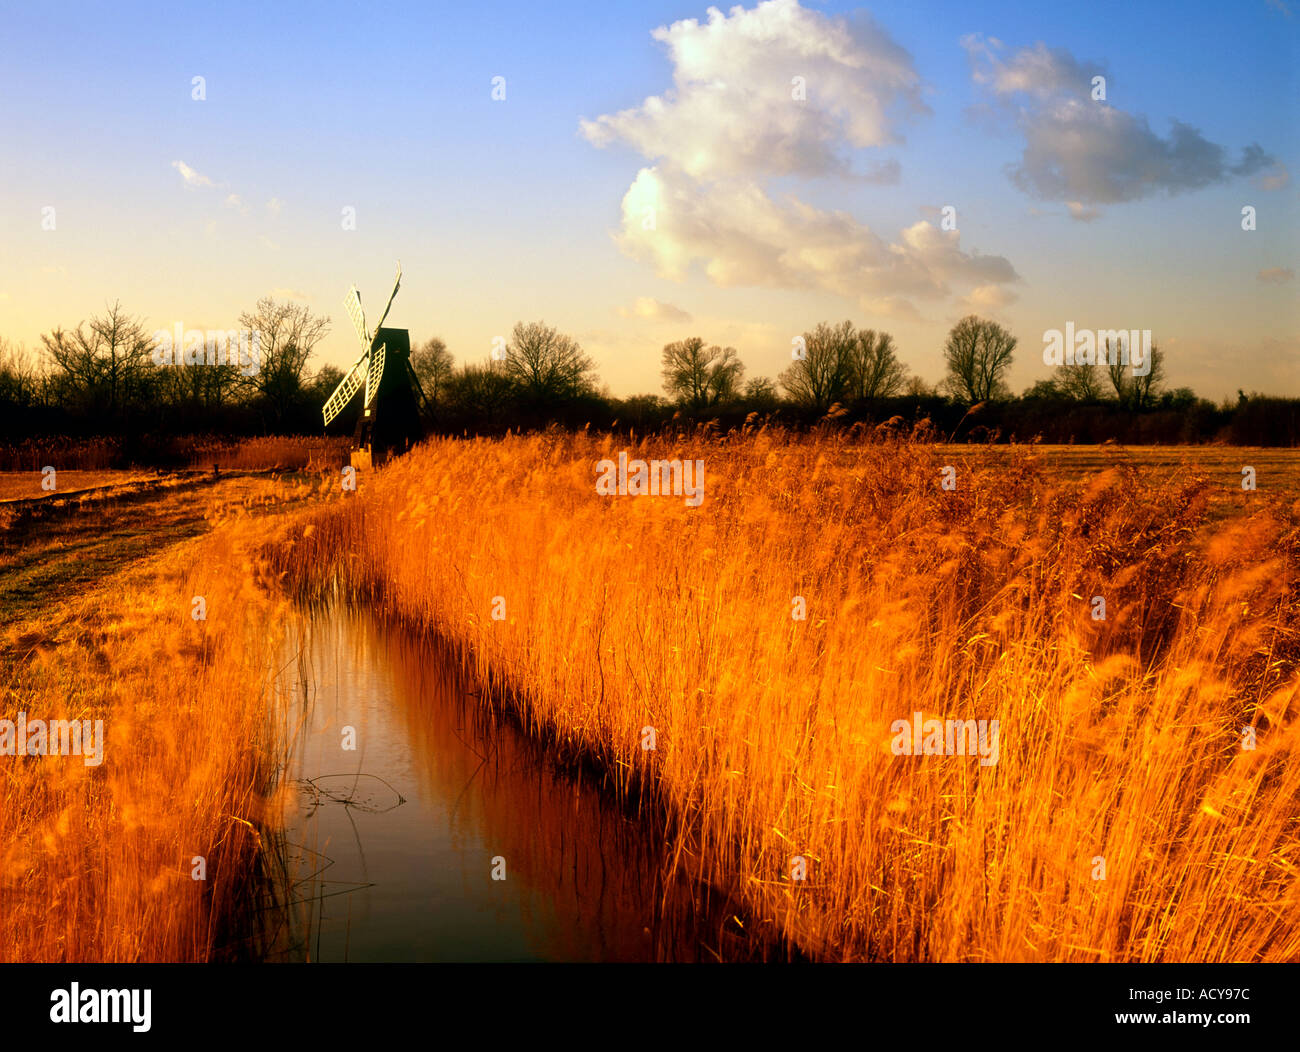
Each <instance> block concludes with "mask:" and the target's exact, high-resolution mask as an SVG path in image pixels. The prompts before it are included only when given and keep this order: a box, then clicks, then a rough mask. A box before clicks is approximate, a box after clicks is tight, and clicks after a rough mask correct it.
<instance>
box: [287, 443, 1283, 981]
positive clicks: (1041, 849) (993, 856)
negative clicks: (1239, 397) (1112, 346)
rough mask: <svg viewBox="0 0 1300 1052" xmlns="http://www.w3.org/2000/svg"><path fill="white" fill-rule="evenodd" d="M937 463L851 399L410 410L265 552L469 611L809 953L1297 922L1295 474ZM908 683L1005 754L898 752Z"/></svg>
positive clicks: (1252, 937)
mask: <svg viewBox="0 0 1300 1052" xmlns="http://www.w3.org/2000/svg"><path fill="white" fill-rule="evenodd" d="M620 451H626V452H627V453H628V456H629V457H631V458H636V457H640V458H644V459H651V458H663V459H672V458H680V459H692V460H696V459H699V460H703V462H704V465H705V497H704V501H703V504H702V506H700V507H696V508H692V507H688V506H687V505H686V502H685V501H684V499H683V498H682V497H680V496H678V497H673V496H654V497H652V496H642V497H634V496H601V495H598V494H597V493H596V490H595V479H596V465H597V462H598V461H600V460H602V459H606V458H608V459H616V458H617V456H618V453H619V452H620ZM948 462H949V458H948V455H947V454H946V453H945V451H944V450H943V449H942V448H940V447H935V446H933V445H927V444H924V443H921V442H915V441H912V440H910V439H909V438H908V437H906V436H903V437H896V436H890V435H888V434H874V435H873V434H865V435H864V434H845V433H843V432H840V433H819V434H816V435H813V436H811V437H805V438H798V437H795V436H791V435H787V434H785V433H782V432H774V431H759V432H752V431H750V432H746V433H744V434H742V435H737V436H728V437H713V436H710V435H709V434H707V433H701V434H698V435H695V436H679V437H673V438H664V439H643V440H640V441H635V442H629V443H626V444H624V443H623V442H622V441H618V440H615V439H612V438H610V437H598V436H592V435H588V434H585V433H583V434H578V435H565V434H547V435H539V436H532V437H518V436H511V437H507V438H505V439H504V440H474V441H461V440H436V441H432V442H429V443H427V444H425V445H423V446H421V447H419V448H418V449H417V450H415V451H413V452H412V453H411V454H409V455H407V456H405V457H403V458H400V459H399V460H397V461H396V462H394V463H393V464H392V465H390V466H389V467H387V468H385V469H383V470H382V471H379V472H377V473H375V474H373V475H370V476H366V477H365V479H364V481H363V484H362V486H361V489H360V492H359V493H357V494H356V495H354V496H353V497H351V498H349V499H347V500H344V501H341V502H335V503H334V504H333V505H332V506H330V507H329V508H327V509H322V510H318V511H316V512H313V513H310V514H309V515H307V516H306V517H305V518H304V520H303V521H302V522H301V523H300V524H299V525H298V526H297V527H295V530H294V531H293V537H292V539H291V540H289V541H286V542H283V543H281V544H278V545H277V546H276V547H275V548H274V550H273V551H272V552H271V560H272V569H273V571H274V572H278V573H282V574H284V575H285V579H286V580H287V582H288V583H289V584H290V586H291V587H293V588H295V589H296V590H297V591H299V592H319V591H320V590H322V589H326V588H333V587H336V586H340V587H341V588H342V590H343V591H344V592H345V593H346V594H348V595H350V596H351V597H353V598H355V599H358V600H361V601H365V602H370V603H372V604H374V605H375V606H377V607H380V608H382V609H384V610H386V611H389V612H391V613H394V614H396V615H398V616H400V617H402V618H404V619H407V620H409V621H411V622H414V623H417V624H420V625H423V626H426V627H428V628H431V629H434V630H436V631H437V632H438V633H440V634H441V635H443V636H444V637H446V638H447V639H449V640H451V641H452V642H454V643H456V644H457V645H459V646H461V647H463V648H465V652H466V653H468V654H470V655H472V663H473V664H474V666H475V668H474V671H475V673H476V674H477V675H478V676H480V678H482V679H484V680H487V681H489V682H490V683H492V684H495V685H497V691H498V696H499V697H502V698H504V697H506V696H507V695H508V696H509V697H510V698H512V699H514V701H515V703H517V704H518V705H519V706H520V708H521V711H522V714H523V717H524V719H525V722H526V723H527V724H528V725H529V726H530V728H531V729H532V730H534V731H535V732H536V733H538V734H539V735H540V736H543V737H545V738H546V739H547V740H548V741H549V742H550V743H551V745H552V747H553V748H555V749H557V750H558V751H560V752H562V753H569V754H572V755H575V756H581V757H584V758H586V759H587V760H589V761H593V760H594V761H595V762H596V763H597V764H599V765H600V767H601V768H602V769H603V770H604V771H605V772H606V774H607V778H608V780H609V782H610V784H611V785H612V786H613V787H614V789H615V791H617V792H619V793H620V794H622V795H624V796H626V797H628V798H629V799H630V798H631V797H633V796H637V797H638V798H646V797H648V798H649V799H651V800H653V801H655V802H657V803H658V804H660V805H662V807H663V809H664V810H665V811H666V812H667V813H668V814H670V815H671V816H673V818H672V821H671V822H670V823H669V829H670V835H671V836H672V838H673V855H674V857H675V859H676V865H677V866H678V867H679V868H680V869H682V870H684V871H686V872H687V873H688V874H689V875H690V876H692V877H695V878H698V879H700V880H703V881H707V882H709V883H711V884H713V885H721V886H725V887H727V888H729V889H732V890H733V891H734V892H735V893H736V894H737V895H739V896H740V897H741V900H742V901H743V903H744V905H745V908H746V912H745V916H746V918H747V923H748V924H750V925H751V926H756V927H757V928H758V929H759V930H760V931H768V932H772V933H779V934H780V935H782V936H784V937H785V938H786V939H788V940H790V941H791V942H792V943H793V944H795V945H797V946H798V947H800V948H801V950H802V951H803V952H804V953H806V954H808V955H810V956H813V957H815V958H818V959H822V960H847V961H867V960H884V961H1282V960H1295V959H1297V958H1298V957H1300V890H1298V887H1297V881H1296V860H1297V858H1298V857H1300V854H1298V850H1297V849H1298V848H1300V842H1298V841H1300V830H1298V829H1297V818H1298V817H1300V804H1298V803H1297V800H1298V799H1300V763H1297V762H1296V761H1297V756H1296V752H1297V749H1298V748H1300V721H1298V720H1297V714H1298V713H1297V709H1298V702H1297V660H1298V659H1300V590H1298V589H1297V577H1296V571H1297V556H1298V555H1300V529H1298V523H1300V504H1298V503H1292V502H1291V501H1290V499H1289V498H1277V497H1270V495H1269V494H1268V493H1267V492H1265V491H1261V492H1256V493H1244V492H1243V493H1241V494H1239V495H1237V496H1235V497H1231V498H1229V499H1228V505H1229V506H1228V507H1227V508H1226V512H1225V509H1224V508H1223V507H1222V506H1220V507H1218V509H1217V511H1216V514H1215V516H1213V517H1212V516H1210V515H1209V513H1208V509H1209V505H1210V498H1209V493H1208V491H1209V489H1210V488H1211V483H1210V481H1209V480H1208V479H1206V478H1205V477H1202V476H1198V475H1197V474H1196V473H1195V472H1189V471H1183V472H1177V473H1171V474H1170V475H1169V476H1167V477H1166V478H1164V479H1162V478H1160V477H1152V476H1151V475H1149V474H1148V475H1139V473H1138V472H1137V471H1136V470H1135V469H1134V468H1133V467H1132V466H1131V465H1125V464H1122V463H1117V465H1116V466H1115V467H1113V468H1109V469H1105V470H1101V471H1096V472H1092V473H1090V474H1088V475H1086V476H1084V477H1078V478H1068V477H1055V476H1051V475H1049V474H1048V473H1046V472H1045V471H1044V470H1042V465H1041V464H1040V462H1039V458H1038V455H1037V454H1035V452H1034V451H1033V449H1032V448H1028V447H1017V448H1015V449H1013V450H1012V451H1011V452H1010V453H1008V452H1007V451H1006V450H1002V451H1000V453H999V455H998V457H997V458H996V462H994V460H993V459H992V458H983V459H982V458H980V457H979V456H966V457H963V458H961V459H960V460H959V461H952V463H953V464H954V465H955V466H956V467H957V474H956V488H955V489H953V490H945V489H943V488H942V486H941V479H942V477H943V468H944V467H945V465H946V464H948ZM1096 596H1101V597H1104V598H1105V600H1106V617H1105V620H1095V619H1094V617H1093V610H1094V609H1095V605H1094V603H1093V597H1096ZM796 597H802V599H803V600H804V602H805V603H806V607H807V617H806V620H798V619H796V618H795V617H793V616H792V614H793V613H794V611H795V609H796V607H797V603H796ZM502 603H504V609H503V608H502ZM494 611H495V612H496V613H498V614H500V613H502V612H504V615H505V616H504V619H503V620H496V619H494V617H493V613H494ZM914 712H921V713H923V714H924V716H925V717H926V718H930V717H937V718H940V719H962V720H964V719H988V720H992V719H996V720H998V721H999V724H1000V755H999V758H998V762H997V763H996V764H994V765H982V764H981V763H980V762H979V759H978V757H972V756H964V755H954V756H937V755H936V756H908V755H895V754H894V751H893V750H892V748H891V742H892V741H893V740H894V731H893V723H894V721H896V720H909V721H910V720H911V718H912V714H913V713H914ZM647 727H653V728H654V730H655V737H656V747H655V748H654V749H653V750H647V749H645V748H643V743H644V741H645V738H644V729H645V728H647ZM1244 728H1249V729H1251V731H1253V732H1254V735H1255V738H1256V741H1255V748H1253V749H1248V748H1245V747H1243V743H1244V741H1245V738H1246V734H1245V733H1244V730H1243V729H1244ZM797 859H802V860H804V861H805V863H806V867H807V869H806V879H803V880H797V879H793V876H794V874H795V873H796V867H797V864H798V863H797V861H796V860H797ZM1103 860H1104V861H1103ZM1101 865H1104V879H1103V878H1102V877H1101V876H1100V875H1099V874H1101V873H1102V870H1101V869H1100V868H1099V866H1101Z"/></svg>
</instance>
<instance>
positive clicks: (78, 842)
mask: <svg viewBox="0 0 1300 1052" xmlns="http://www.w3.org/2000/svg"><path fill="white" fill-rule="evenodd" d="M247 512H248V509H247V508H246V507H243V506H241V505H235V506H233V507H227V506H223V505H222V504H221V503H220V502H216V501H214V502H213V504H212V506H211V508H210V512H209V513H210V516H211V518H212V520H213V524H214V532H213V533H212V534H210V535H208V536H205V537H204V538H202V539H201V540H198V541H195V542H192V543H189V544H186V545H182V546H180V547H178V548H174V549H169V550H166V551H165V552H164V554H161V555H159V556H156V557H152V558H149V559H146V560H144V561H142V562H137V563H132V564H130V565H129V568H128V569H126V570H124V571H122V572H121V573H119V574H116V575H115V576H113V577H111V578H108V579H106V580H105V581H104V582H103V583H102V585H101V586H100V587H98V588H95V589H93V590H92V591H91V592H90V593H89V594H86V595H83V596H80V597H78V598H74V599H71V600H69V601H63V602H59V603H58V604H57V605H56V606H53V607H50V608H46V609H44V610H43V611H42V612H41V614H40V616H31V617H28V618H27V619H25V620H19V621H17V622H12V621H11V622H10V623H9V624H7V625H6V626H5V628H4V630H3V633H2V634H0V647H2V648H3V660H2V661H0V677H2V680H3V687H4V704H3V708H2V710H0V717H3V718H5V719H9V720H16V719H17V717H18V713H19V712H25V714H26V719H27V720H28V721H29V722H30V721H32V720H36V719H41V720H51V719H68V720H72V719H77V720H90V721H92V723H93V721H96V720H102V721H103V733H104V739H105V740H104V743H103V746H102V748H103V759H102V763H99V764H98V765H91V766H88V765H86V763H85V759H84V757H83V756H77V755H62V756H47V755H31V756H12V755H10V756H0V764H3V770H4V772H5V777H4V781H3V783H2V785H0V904H2V908H3V913H4V924H3V925H0V961H6V962H9V961H27V962H31V961H39V962H98V961H115V962H137V961H181V962H188V961H208V960H213V959H223V958H240V957H244V956H248V955H249V954H250V949H249V946H248V945H247V944H246V943H245V942H244V941H243V940H245V939H246V937H247V932H248V929H247V925H246V924H245V923H244V921H246V920H249V918H250V915H251V913H250V911H251V910H252V909H253V908H254V903H255V902H256V901H257V898H258V896H259V895H260V894H261V890H262V889H261V888H260V887H259V886H258V885H257V882H256V879H255V878H256V875H257V873H258V869H259V866H260V865H261V854H262V852H261V833H260V831H259V827H262V826H263V825H264V824H270V825H274V823H275V822H276V821H277V820H278V819H277V818H276V815H278V808H279V806H280V805H279V802H277V801H273V800H271V799H270V798H269V796H268V794H269V791H270V788H271V786H272V783H273V780H274V777H275V774H276V771H277V764H278V755H279V754H278V751H277V750H279V749H280V748H281V744H280V743H279V741H278V738H277V733H278V731H279V727H278V726H277V725H276V724H275V723H274V721H273V718H272V715H271V706H269V705H268V691H269V684H270V681H271V675H270V673H271V666H272V662H273V661H274V659H275V657H276V650H275V646H276V636H277V632H276V625H278V624H279V623H280V622H281V621H282V620H283V614H284V603H283V601H282V600H272V599H270V598H268V596H267V593H266V591H265V589H262V588H259V587H258V586H257V585H256V583H255V578H256V574H255V572H254V571H255V570H256V567H255V566H254V564H253V562H252V560H251V559H250V557H249V556H248V555H247V551H248V549H249V548H251V547H252V546H253V545H254V544H255V543H260V542H261V541H262V540H263V539H264V538H265V535H266V534H265V528H264V527H263V526H261V525H260V524H257V523H256V522H255V521H254V520H252V519H250V518H248V517H247ZM195 597H202V598H203V600H204V602H205V604H206V609H205V611H204V613H205V614H206V617H205V619H203V620H196V619H194V617H193V616H192V614H193V613H194V611H195V609H196V607H195V606H194V599H195ZM197 857H202V859H203V861H204V866H205V868H206V874H205V879H202V880H196V879H194V877H195V875H196V869H195V866H196V858H197ZM241 918H243V920H241Z"/></svg>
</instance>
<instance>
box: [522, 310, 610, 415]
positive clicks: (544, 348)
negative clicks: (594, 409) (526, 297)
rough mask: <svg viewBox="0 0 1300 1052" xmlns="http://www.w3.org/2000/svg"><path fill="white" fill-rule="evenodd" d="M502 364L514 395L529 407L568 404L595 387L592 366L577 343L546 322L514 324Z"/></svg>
mask: <svg viewBox="0 0 1300 1052" xmlns="http://www.w3.org/2000/svg"><path fill="white" fill-rule="evenodd" d="M503 364H504V366H505V376H506V377H507V379H509V381H510V383H511V385H512V386H513V387H514V389H515V392H516V394H518V396H519V397H520V399H521V400H522V401H523V402H524V403H525V404H528V405H532V406H546V405H554V404H556V403H559V402H565V401H568V400H570V399H573V398H576V397H578V396H579V395H582V394H585V393H586V392H588V391H590V390H592V388H593V386H594V384H595V368H596V366H595V363H594V362H593V361H592V360H591V359H590V358H588V357H587V356H586V355H585V354H584V353H583V351H582V348H581V347H580V346H579V345H578V341H577V340H575V339H574V338H573V337H572V336H566V335H564V334H563V333H561V332H559V331H558V330H557V329H555V328H553V327H551V326H549V325H547V324H546V323H545V322H540V321H532V322H519V323H518V324H517V325H515V327H514V331H513V332H512V333H511V336H510V342H509V343H508V344H507V345H506V357H505V361H504V363H503Z"/></svg>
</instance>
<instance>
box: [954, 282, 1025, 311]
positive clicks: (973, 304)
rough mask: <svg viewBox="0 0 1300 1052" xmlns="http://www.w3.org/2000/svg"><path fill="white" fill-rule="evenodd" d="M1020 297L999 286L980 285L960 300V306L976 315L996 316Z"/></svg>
mask: <svg viewBox="0 0 1300 1052" xmlns="http://www.w3.org/2000/svg"><path fill="white" fill-rule="evenodd" d="M1019 298H1020V297H1019V296H1017V295H1016V294H1015V293H1014V292H1012V291H1011V290H1010V289H1006V288H1003V287H1002V286H1001V285H980V286H979V287H977V288H973V289H971V291H970V293H969V294H968V295H966V296H963V297H962V298H961V304H962V306H963V307H965V308H966V309H967V310H970V311H974V312H975V313H976V314H996V313H997V312H998V311H1001V310H1004V309H1005V308H1007V307H1009V306H1010V305H1011V304H1013V303H1015V302H1016V300H1018V299H1019Z"/></svg>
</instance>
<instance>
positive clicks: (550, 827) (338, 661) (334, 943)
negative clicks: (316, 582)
mask: <svg viewBox="0 0 1300 1052" xmlns="http://www.w3.org/2000/svg"><path fill="white" fill-rule="evenodd" d="M282 664H283V665H284V666H285V671H284V673H283V674H282V676H281V688H282V690H283V692H284V693H285V695H286V696H288V697H289V698H290V699H291V700H290V701H289V702H288V720H289V723H290V726H289V733H290V735H291V740H292V741H293V742H294V747H293V752H292V755H291V757H290V763H289V771H288V775H289V777H290V778H291V779H292V782H293V785H294V789H295V793H294V795H295V799H296V801H297V807H296V811H295V813H294V814H293V815H291V817H290V821H289V823H288V825H287V828H286V830H285V841H286V842H287V844H288V845H289V847H288V848H287V850H286V852H285V855H286V857H287V859H288V872H289V875H290V879H291V881H292V889H291V892H290V896H289V897H290V898H291V899H292V905H291V906H290V908H289V909H288V911H287V912H288V928H287V933H286V934H285V935H284V936H283V937H281V939H280V940H279V947H278V949H277V950H276V951H275V952H274V953H272V954H271V956H272V957H273V958H275V959H281V960H286V959H288V960H311V961H616V960H621V961H645V960H716V959H717V955H718V954H721V955H724V956H734V955H735V954H734V950H732V951H729V950H728V949H727V945H728V944H730V943H731V942H732V941H733V936H732V934H731V932H734V931H735V930H736V927H737V925H736V922H735V921H734V920H732V919H731V918H732V915H733V912H734V911H733V909H732V908H731V907H730V904H728V903H726V902H725V901H719V896H718V894H717V893H716V892H713V893H712V895H711V897H710V896H709V895H706V894H704V893H702V892H701V890H700V888H699V887H698V886H697V885H695V884H693V883H692V882H689V881H687V880H686V879H685V878H684V877H675V878H667V877H665V874H667V873H669V872H670V871H671V870H672V866H671V859H670V857H669V852H668V848H667V846H666V844H665V843H664V842H663V838H662V837H657V836H656V835H654V833H653V832H652V831H651V830H650V829H649V828H648V827H649V823H648V822H646V821H645V820H640V819H637V818H636V817H635V816H632V815H629V814H627V813H626V812H625V811H624V810H623V809H621V808H619V807H617V806H616V805H614V804H613V803H612V802H611V800H610V799H609V798H608V796H607V795H606V794H604V793H602V792H600V791H598V790H597V788H596V787H595V786H594V785H592V784H590V782H584V781H583V780H582V779H581V778H579V777H577V776H574V775H573V774H571V773H569V772H565V771H560V770H558V769H557V768H556V767H555V766H554V765H552V764H551V763H550V762H549V760H548V759H547V756H546V754H545V753H544V751H543V750H542V749H541V748H539V747H538V746H537V745H536V744H535V743H534V742H532V741H531V740H530V739H528V738H526V737H525V736H524V735H523V734H522V733H521V732H520V731H518V730H517V729H516V728H515V726H514V725H513V724H512V723H510V722H509V721H508V720H505V719H503V718H499V717H495V716H493V715H492V713H491V711H490V708H489V707H488V706H486V705H485V704H483V702H482V701H481V700H480V698H479V697H478V688H477V686H476V685H475V684H474V682H473V681H471V680H470V679H468V678H467V676H466V675H465V674H464V673H463V672H462V670H461V668H460V665H459V663H458V662H457V661H456V660H455V658H454V657H453V656H452V655H451V654H450V653H449V651H448V650H447V649H446V647H445V646H443V645H440V644H439V643H438V641H437V640H431V639H429V638H426V637H424V636H421V635H416V634H414V633H412V632H410V631H409V630H405V629H402V628H400V627H397V626H393V625H385V624H383V623H381V622H380V621H379V620H377V619H376V618H375V617H374V616H372V615H370V614H368V613H365V612H357V611H350V610H346V609H343V608H339V607H331V608H323V609H321V610H319V611H317V612H316V613H314V614H313V615H311V617H310V618H308V619H307V620H306V623H305V625H304V626H302V627H300V628H297V629H294V630H293V632H292V636H291V639H290V641H289V645H288V650H287V652H286V657H285V661H284V662H283V663H282ZM347 727H351V728H353V729H354V731H355V742H356V749H355V751H348V750H345V749H344V748H343V747H342V745H343V741H344V734H345V728H347ZM494 859H504V869H505V879H504V880H494V879H492V873H493V868H494ZM496 865H497V867H498V870H499V863H496ZM728 926H730V929H731V931H730V932H729V931H728Z"/></svg>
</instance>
